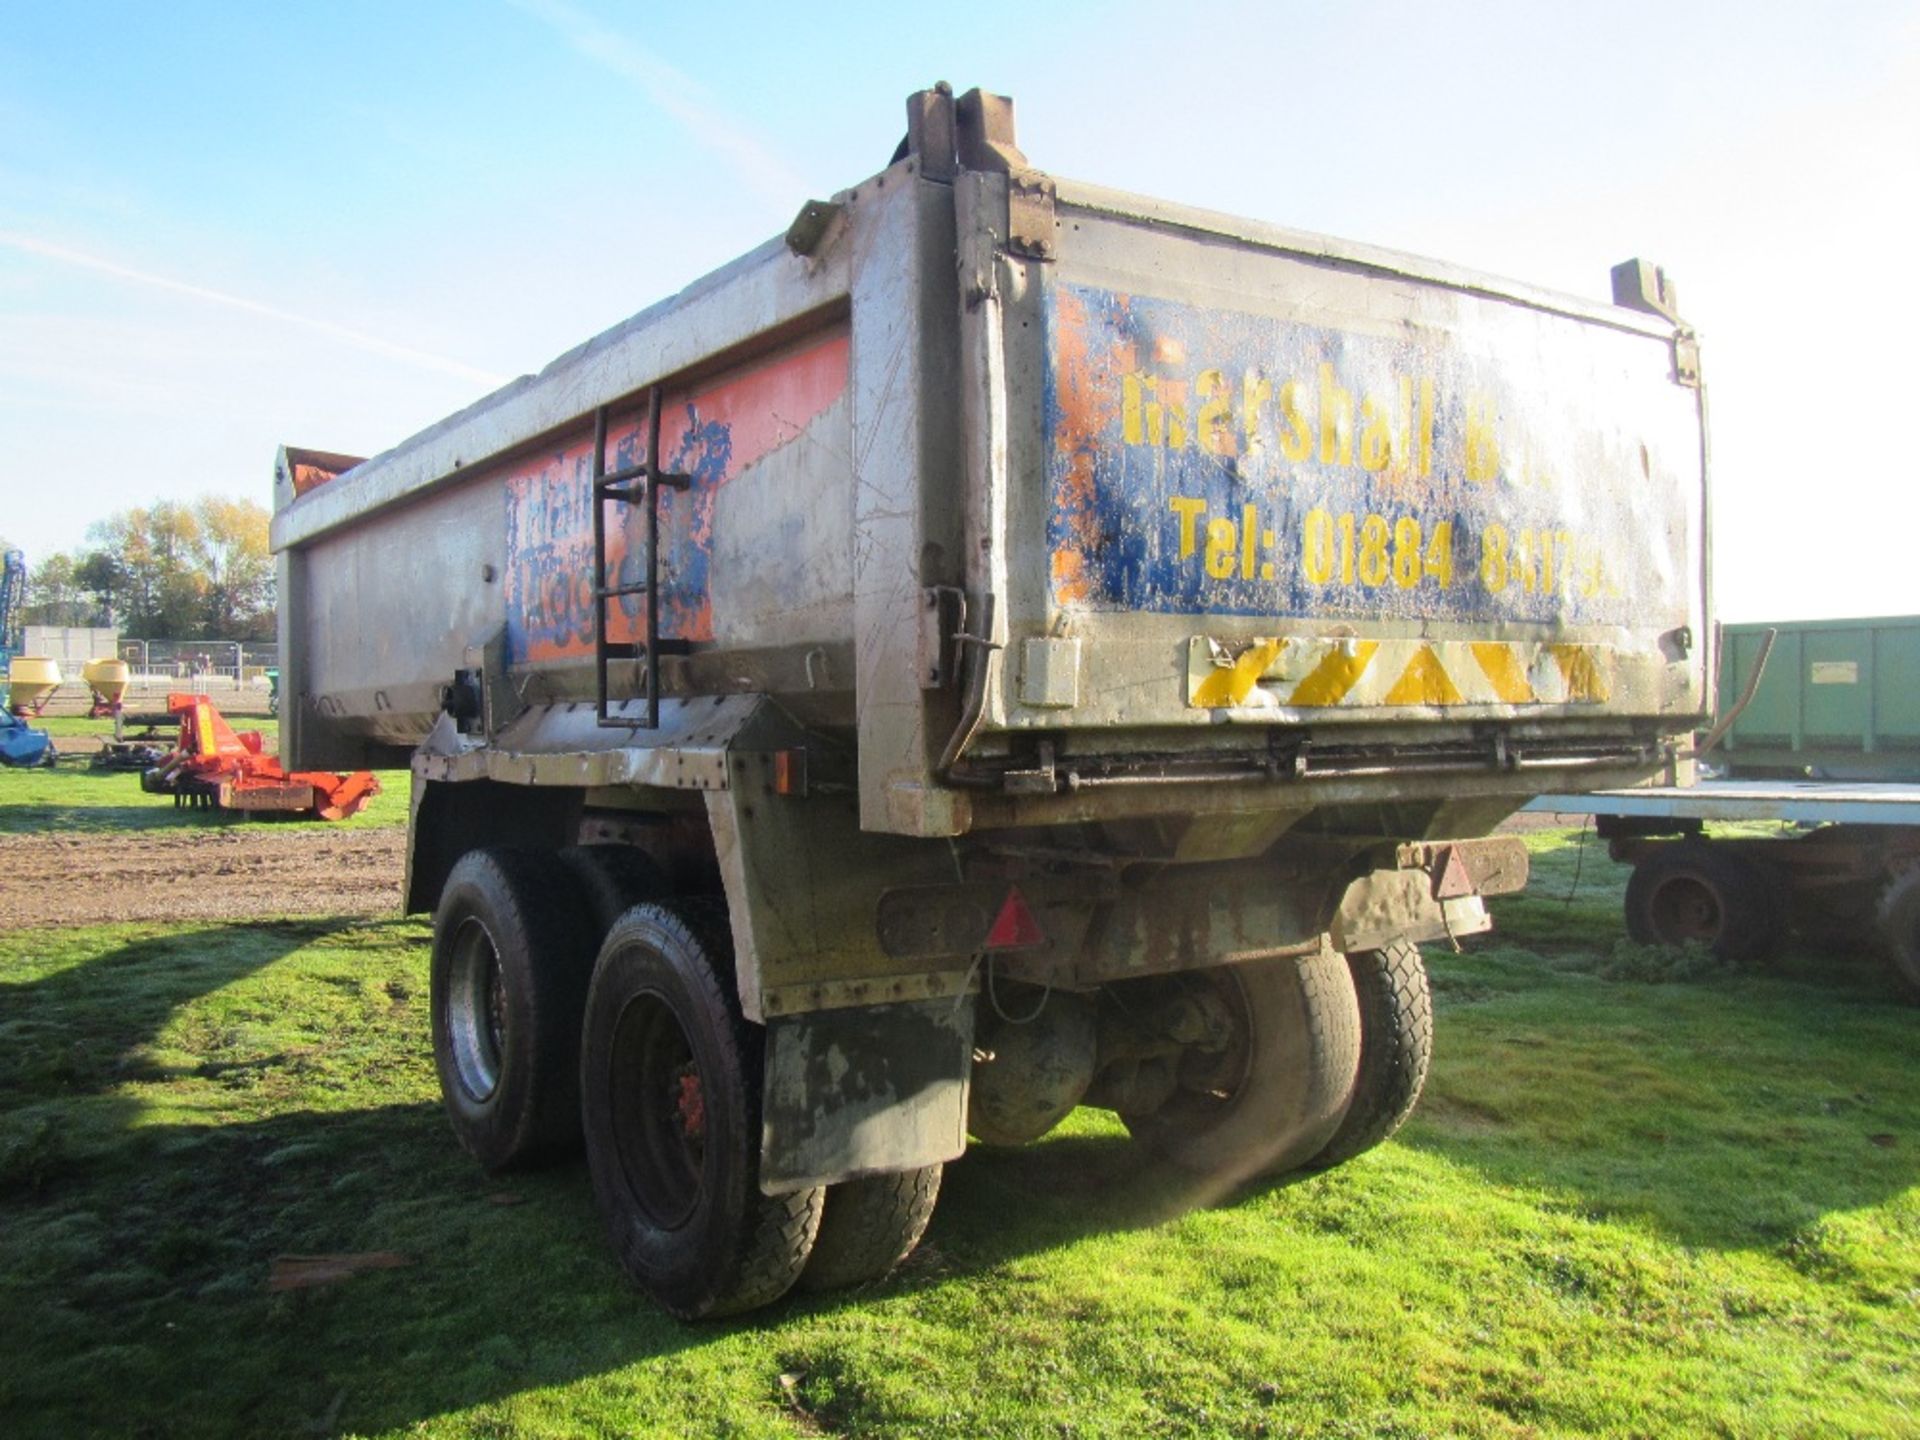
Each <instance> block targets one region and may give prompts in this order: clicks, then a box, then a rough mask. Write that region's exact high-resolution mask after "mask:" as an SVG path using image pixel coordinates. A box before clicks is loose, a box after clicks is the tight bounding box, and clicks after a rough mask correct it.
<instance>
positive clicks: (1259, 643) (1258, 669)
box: [1188, 640, 1286, 710]
mask: <svg viewBox="0 0 1920 1440" xmlns="http://www.w3.org/2000/svg"><path fill="white" fill-rule="evenodd" d="M1285 644H1286V642H1285V641H1284V640H1256V641H1255V642H1254V643H1253V644H1251V645H1249V646H1248V647H1247V648H1246V650H1245V651H1244V652H1243V653H1242V654H1241V655H1240V658H1239V659H1237V660H1235V661H1234V662H1233V664H1231V665H1223V666H1221V667H1220V668H1219V669H1217V670H1215V671H1213V672H1212V673H1211V674H1210V675H1208V676H1207V678H1206V679H1204V680H1202V681H1201V682H1200V683H1199V684H1198V685H1196V686H1194V687H1193V694H1192V696H1191V697H1190V698H1189V700H1188V703H1189V704H1192V705H1197V706H1200V707H1201V708H1202V709H1209V710H1210V709H1213V708H1214V707H1216V706H1219V705H1238V704H1240V703H1242V702H1243V701H1244V700H1245V699H1246V698H1247V696H1249V695H1251V694H1252V693H1253V689H1254V686H1256V685H1258V684H1259V683H1260V676H1261V675H1262V674H1263V673H1265V671H1266V668H1267V667H1268V666H1269V665H1271V664H1273V662H1274V661H1275V660H1277V659H1279V658H1280V651H1281V649H1282V647H1284V646H1285Z"/></svg>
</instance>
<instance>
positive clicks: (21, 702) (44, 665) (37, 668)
mask: <svg viewBox="0 0 1920 1440" xmlns="http://www.w3.org/2000/svg"><path fill="white" fill-rule="evenodd" d="M59 688H60V666H59V665H58V664H57V663H56V662H55V661H53V660H52V659H50V658H48V657H47V656H45V655H16V656H14V657H13V661H12V663H11V664H9V665H8V666H7V708H8V709H9V710H11V711H12V712H13V713H14V714H16V715H38V714H39V713H40V711H41V708H42V707H43V706H45V705H46V703H47V701H48V700H49V699H51V698H52V697H53V692H54V691H55V690H58V689H59Z"/></svg>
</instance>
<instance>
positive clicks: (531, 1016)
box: [431, 850, 593, 1170]
mask: <svg viewBox="0 0 1920 1440" xmlns="http://www.w3.org/2000/svg"><path fill="white" fill-rule="evenodd" d="M592 965H593V936H592V934H591V933H590V932H589V930H588V928H587V926H586V924H585V923H584V921H583V918H582V914H581V900H580V897H579V894H578V892H577V890H576V888H575V886H574V883H573V877H572V875H571V874H570V873H569V872H568V871H567V870H566V868H565V867H564V866H562V865H561V864H560V863H559V861H558V860H556V859H555V858H554V857H553V856H551V855H544V854H535V853H531V852H527V851H518V850H475V851H471V852H470V853H468V854H467V855H464V856H462V857H461V859H460V861H459V862H458V863H457V864H456V865H455V866H454V867H453V871H452V873H451V874H450V875H448V877H447V883H446V887H445V889H443V890H442V891H441V894H440V905H439V908H438V909H437V910H436V911H435V912H434V919H433V964H432V970H431V1001H432V1011H433V1059H434V1065H435V1068H436V1069H438V1071H439V1072H440V1097H441V1100H442V1101H443V1102H444V1104H445V1105H446V1110H447V1117H448V1119H450V1120H451V1121H452V1122H453V1131H454V1134H455V1135H457V1136H459V1137H460V1143H461V1144H462V1145H464V1146H465V1147H466V1148H467V1149H468V1150H469V1151H470V1152H471V1153H472V1154H473V1155H474V1156H475V1158H477V1159H478V1160H479V1161H480V1163H481V1164H482V1165H484V1166H486V1167H487V1168H488V1169H489V1170H507V1169H512V1168H515V1167H518V1166H525V1165H530V1164H534V1163H536V1162H539V1161H543V1160H552V1159H558V1158H561V1157H563V1156H565V1155H567V1154H570V1153H572V1152H573V1151H575V1150H577V1149H578V1148H579V1144H580V1081H579V1054H580V1048H579V1047H580V1017H581V1014H582V1012H583V1010H584V1008H585V1005H586V993H587V980H588V977H589V976H590V975H591V973H592Z"/></svg>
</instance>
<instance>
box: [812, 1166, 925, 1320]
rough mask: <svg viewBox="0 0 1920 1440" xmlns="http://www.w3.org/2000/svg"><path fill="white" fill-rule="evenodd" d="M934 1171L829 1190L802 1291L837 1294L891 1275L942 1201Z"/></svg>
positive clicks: (877, 1178) (876, 1177) (853, 1182)
mask: <svg viewBox="0 0 1920 1440" xmlns="http://www.w3.org/2000/svg"><path fill="white" fill-rule="evenodd" d="M940 1171H941V1167H940V1166H938V1165H928V1166H926V1167H924V1168H922V1169H919V1170H903V1171H901V1172H899V1173H898V1174H894V1175H873V1176H869V1177H867V1178H866V1179H862V1180H848V1181H845V1182H843V1183H842V1184H839V1185H829V1186H827V1196H826V1203H825V1206H824V1207H823V1209H822V1211H821V1214H820V1233H819V1235H818V1236H816V1237H815V1238H814V1242H813V1254H812V1256H811V1257H810V1258H809V1259H808V1260H807V1268H806V1269H805V1270H804V1271H802V1272H801V1275H800V1288H801V1289H803V1290H837V1289H840V1288H842V1287H844V1286H848V1285H864V1284H866V1283H867V1282H868V1281H870V1280H879V1279H882V1278H884V1277H885V1276H887V1275H889V1274H891V1273H892V1272H893V1270H894V1268H895V1267H896V1266H897V1265H899V1263H900V1262H901V1261H902V1260H905V1259H906V1258H907V1256H909V1255H911V1254H912V1253H913V1249H914V1246H916V1245H918V1244H919V1243H920V1237H921V1236H922V1235H924V1234H926V1233H927V1222H928V1221H930V1220H932V1219H933V1207H934V1204H935V1203H936V1202H937V1201H938V1200H939V1198H940Z"/></svg>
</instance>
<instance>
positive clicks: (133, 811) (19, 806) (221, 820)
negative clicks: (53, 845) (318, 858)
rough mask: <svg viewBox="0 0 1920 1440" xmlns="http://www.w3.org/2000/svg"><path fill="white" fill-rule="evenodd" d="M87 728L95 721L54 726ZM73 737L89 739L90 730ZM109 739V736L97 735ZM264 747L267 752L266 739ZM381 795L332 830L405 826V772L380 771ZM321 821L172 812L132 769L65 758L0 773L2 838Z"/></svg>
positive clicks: (170, 805)
mask: <svg viewBox="0 0 1920 1440" xmlns="http://www.w3.org/2000/svg"><path fill="white" fill-rule="evenodd" d="M51 723H53V724H55V725H59V724H67V725H73V724H81V723H85V724H93V725H98V724H99V722H98V721H87V722H79V721H72V720H68V721H54V722H51ZM74 733H81V734H90V733H92V732H90V731H78V732H74ZM103 733H110V732H103ZM267 749H268V750H269V751H271V750H272V749H273V741H272V737H271V736H269V737H268V741H267ZM378 774H379V776H380V793H379V794H378V795H376V796H374V797H373V800H372V801H371V803H369V804H368V806H367V808H366V809H365V810H362V811H361V812H360V813H359V814H358V815H355V816H353V817H352V818H350V819H347V820H342V821H337V822H333V823H335V824H337V825H346V826H367V825H404V824H406V823H407V794H408V786H409V783H410V781H409V777H408V774H407V772H406V771H405V770H391V771H388V770H383V771H380V772H378ZM327 823H328V822H326V821H321V820H311V819H307V820H300V819H290V818H286V817H281V816H272V817H263V816H257V815H256V816H245V815H238V814H232V813H228V812H226V811H216V810H192V809H180V808H177V807H176V806H175V805H174V803H173V800H172V798H171V797H169V796H165V795H148V794H146V793H145V792H144V791H142V790H141V789H140V776H139V775H138V774H137V773H135V772H132V771H126V770H120V771H108V770H92V769H89V768H88V767H87V763H86V760H85V758H84V757H74V756H69V757H67V758H65V759H62V760H61V761H60V762H59V764H58V765H56V766H53V767H51V768H45V767H35V768H34V769H31V770H10V769H6V768H4V767H0V835H25V834H35V833H38V832H41V831H48V830H84V831H115V830H155V829H168V828H171V827H175V826H199V827H208V826H212V827H218V826H222V825H274V826H287V825H324V824H327Z"/></svg>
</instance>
